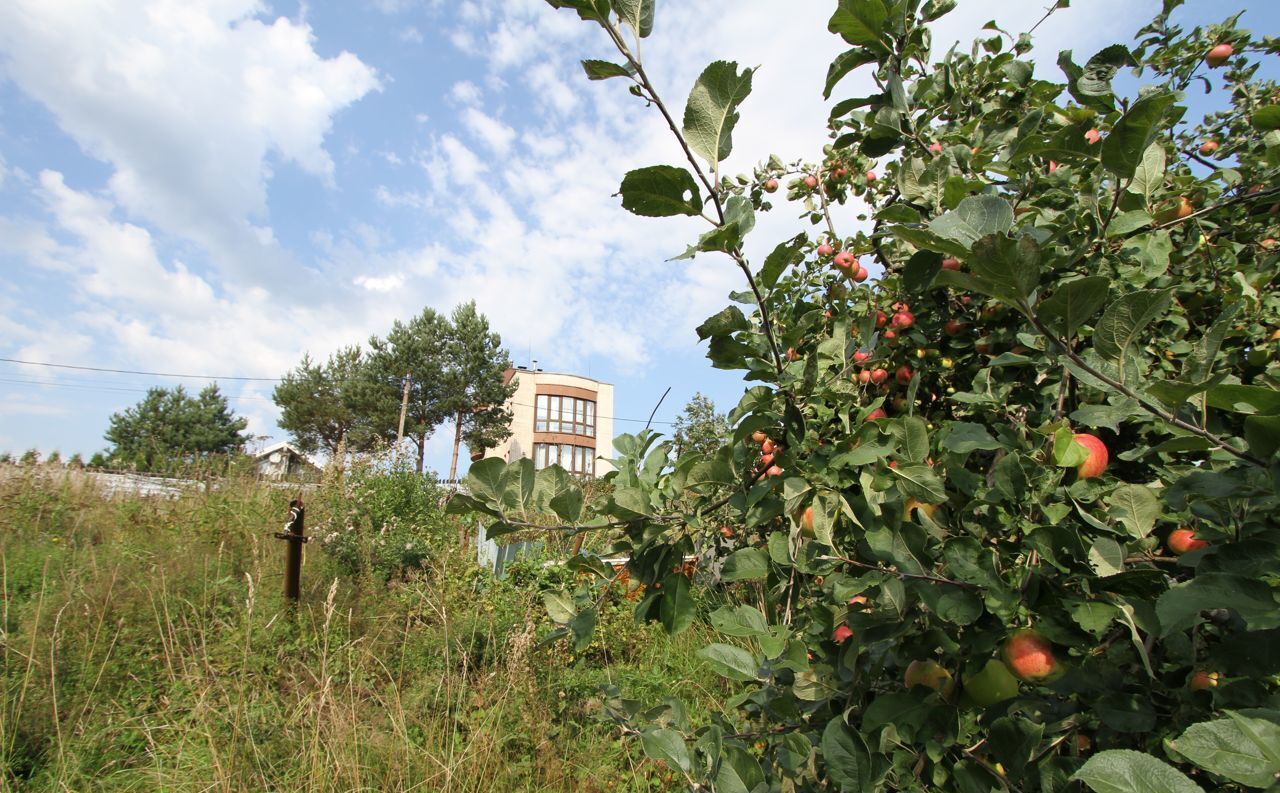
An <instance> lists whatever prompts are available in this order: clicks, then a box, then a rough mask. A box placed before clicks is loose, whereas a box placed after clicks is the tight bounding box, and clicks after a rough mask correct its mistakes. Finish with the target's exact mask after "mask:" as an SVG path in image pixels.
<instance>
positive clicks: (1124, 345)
mask: <svg viewBox="0 0 1280 793" xmlns="http://www.w3.org/2000/svg"><path fill="white" fill-rule="evenodd" d="M1172 294H1173V288H1172V287H1170V288H1168V289H1143V290H1141V291H1138V292H1131V293H1129V294H1127V295H1124V296H1123V297H1121V298H1120V299H1119V300H1117V301H1116V302H1114V303H1112V304H1111V307H1110V308H1108V309H1107V310H1106V313H1104V314H1103V315H1102V319H1100V320H1098V325H1097V327H1096V328H1095V329H1094V331H1093V347H1094V349H1095V350H1097V352H1098V354H1099V355H1101V356H1103V357H1104V358H1110V359H1113V360H1119V359H1120V358H1121V357H1123V356H1124V353H1125V350H1127V349H1129V345H1131V344H1133V342H1134V341H1135V340H1136V339H1137V338H1138V335H1139V334H1140V333H1141V332H1142V330H1143V329H1144V328H1145V327H1146V326H1147V325H1149V324H1151V322H1152V320H1154V319H1155V318H1156V317H1158V316H1160V315H1161V314H1163V313H1164V312H1165V310H1166V309H1168V307H1169V300H1170V298H1171V296H1172Z"/></svg>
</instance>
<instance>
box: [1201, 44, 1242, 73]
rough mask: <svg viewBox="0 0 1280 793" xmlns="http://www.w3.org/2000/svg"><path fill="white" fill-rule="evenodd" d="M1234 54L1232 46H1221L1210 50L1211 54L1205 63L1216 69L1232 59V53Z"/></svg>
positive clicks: (1205, 57)
mask: <svg viewBox="0 0 1280 793" xmlns="http://www.w3.org/2000/svg"><path fill="white" fill-rule="evenodd" d="M1234 52H1235V50H1234V49H1233V48H1232V46H1231V45H1230V44H1219V45H1218V46H1216V47H1214V48H1213V49H1211V50H1209V54H1208V55H1206V56H1204V62H1205V63H1207V64H1209V67H1210V68H1212V69H1216V68H1218V67H1219V66H1221V65H1222V64H1224V63H1226V62H1227V58H1230V57H1231V55H1232V53H1234Z"/></svg>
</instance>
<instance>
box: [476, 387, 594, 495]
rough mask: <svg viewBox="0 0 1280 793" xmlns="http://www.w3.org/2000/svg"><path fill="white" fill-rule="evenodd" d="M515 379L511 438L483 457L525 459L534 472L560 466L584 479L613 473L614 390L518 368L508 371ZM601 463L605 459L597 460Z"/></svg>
mask: <svg viewBox="0 0 1280 793" xmlns="http://www.w3.org/2000/svg"><path fill="white" fill-rule="evenodd" d="M504 376H505V378H506V381H507V382H510V381H511V378H513V377H514V378H515V380H516V392H515V393H514V394H512V396H511V401H510V402H508V403H507V407H509V408H510V409H511V437H509V438H507V439H506V440H505V441H503V442H502V443H500V444H498V445H497V446H496V447H494V448H492V449H488V450H486V451H485V454H484V456H485V457H501V458H502V459H504V460H506V461H507V462H511V461H512V460H518V459H520V458H522V457H528V458H531V459H532V460H533V466H534V468H535V469H539V470H541V469H543V468H546V467H547V466H549V465H555V464H557V463H558V464H559V465H560V467H561V468H564V469H565V470H566V471H569V472H571V473H573V474H576V475H578V476H582V477H586V478H588V479H591V478H595V477H597V476H601V475H603V474H604V473H606V472H607V471H610V470H612V466H610V465H609V463H608V462H606V461H607V460H609V459H612V458H613V386H612V385H611V384H609V383H602V382H600V381H599V380H592V379H591V378H590V377H582V376H581V375H576V374H565V373H562V372H544V371H542V370H541V369H526V368H525V367H523V366H521V367H518V368H515V369H508V370H507V371H506V373H505V375H504ZM598 458H603V459H598Z"/></svg>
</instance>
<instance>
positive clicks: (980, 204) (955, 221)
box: [929, 195, 1013, 248]
mask: <svg viewBox="0 0 1280 793" xmlns="http://www.w3.org/2000/svg"><path fill="white" fill-rule="evenodd" d="M1011 228H1013V207H1012V206H1010V204H1009V202H1008V201H1006V200H1004V199H1003V198H1000V197H999V196H991V195H980V196H970V197H968V198H966V199H965V200H963V201H961V202H960V205H959V206H958V207H956V208H955V209H953V210H951V211H950V212H944V213H943V214H941V215H939V216H938V217H936V218H934V219H933V220H931V221H929V230H930V231H932V232H933V233H934V234H936V235H938V236H939V237H942V238H944V239H948V240H952V241H953V242H958V243H960V244H961V245H963V246H965V247H966V248H970V247H972V246H973V244H974V243H975V242H977V241H978V240H979V239H981V238H983V237H985V236H987V235H989V234H1004V233H1005V232H1007V231H1008V230H1009V229H1011Z"/></svg>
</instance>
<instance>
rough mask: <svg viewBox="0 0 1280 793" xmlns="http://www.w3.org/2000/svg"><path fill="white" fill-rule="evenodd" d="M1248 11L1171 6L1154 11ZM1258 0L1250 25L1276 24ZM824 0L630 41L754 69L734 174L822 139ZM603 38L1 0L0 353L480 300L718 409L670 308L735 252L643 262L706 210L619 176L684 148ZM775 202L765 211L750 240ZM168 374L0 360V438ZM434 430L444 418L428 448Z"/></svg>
mask: <svg viewBox="0 0 1280 793" xmlns="http://www.w3.org/2000/svg"><path fill="white" fill-rule="evenodd" d="M1044 5H1047V0H1046V2H1044V3H1041V2H1035V3H1017V4H1014V3H1003V2H1001V3H993V2H986V0H982V1H981V2H979V1H978V0H961V2H960V8H959V10H958V11H957V12H955V13H953V14H952V15H950V16H949V17H947V18H945V19H944V20H943V21H942V23H941V24H940V25H939V26H938V27H937V28H936V31H935V39H934V41H935V49H938V50H942V49H945V48H946V46H947V45H948V44H949V43H950V42H952V41H956V40H959V41H963V42H965V43H966V45H967V43H968V42H969V41H970V40H971V39H972V38H973V36H974V35H975V34H976V32H977V31H978V29H979V28H980V26H981V25H982V23H983V22H985V21H986V20H987V19H989V18H991V17H992V15H993V14H994V15H995V16H996V18H997V19H998V21H999V22H1000V23H1001V24H1002V26H1003V27H1005V28H1006V29H1008V30H1013V31H1019V30H1025V29H1027V28H1029V27H1030V25H1031V24H1033V23H1034V22H1035V20H1037V19H1038V18H1039V17H1040V15H1041V14H1042V13H1043V9H1042V7H1043V6H1044ZM1158 5H1159V3H1158V2H1156V0H1142V1H1138V0H1126V1H1125V2H1115V0H1075V2H1073V3H1072V7H1071V8H1070V9H1069V10H1066V11H1061V12H1059V13H1057V14H1055V15H1054V17H1053V18H1052V20H1051V22H1050V23H1047V24H1046V25H1045V26H1043V27H1042V28H1041V29H1040V30H1039V31H1037V36H1036V42H1037V55H1036V58H1037V60H1038V61H1039V67H1038V68H1039V69H1040V70H1041V71H1042V73H1044V74H1046V75H1053V76H1055V77H1056V76H1057V75H1056V67H1054V66H1053V62H1054V60H1055V59H1056V55H1057V52H1058V50H1060V49H1064V48H1071V49H1074V50H1075V51H1076V59H1077V61H1079V62H1083V61H1084V60H1085V59H1087V57H1088V55H1089V54H1091V53H1092V52H1094V51H1096V50H1097V49H1100V48H1101V47H1103V46H1105V45H1106V44H1108V43H1111V41H1112V40H1113V39H1114V38H1119V37H1123V36H1127V35H1128V34H1129V33H1131V32H1132V31H1133V30H1136V29H1137V28H1138V27H1139V26H1140V25H1141V24H1143V23H1144V22H1145V21H1146V20H1147V19H1148V18H1149V17H1150V16H1151V14H1152V13H1153V12H1154V11H1155V10H1156V8H1157V7H1158ZM1245 5H1246V4H1245V3H1243V2H1212V3H1210V2H1197V1H1196V0H1193V2H1191V3H1189V4H1188V7H1187V8H1185V9H1183V10H1182V11H1180V12H1179V16H1178V19H1179V20H1181V21H1183V22H1184V23H1186V24H1196V23H1207V22H1213V21H1218V20H1220V19H1221V18H1222V17H1224V16H1226V15H1227V14H1229V13H1232V12H1233V11H1235V10H1239V9H1240V8H1243V7H1244V6H1245ZM1253 5H1254V6H1265V8H1263V9H1261V10H1257V9H1255V10H1250V11H1249V12H1247V13H1246V16H1245V18H1244V24H1245V25H1246V26H1247V27H1251V28H1252V29H1253V30H1254V31H1255V32H1258V33H1268V32H1274V31H1275V30H1277V29H1280V24H1278V23H1280V11H1278V10H1277V9H1276V8H1274V7H1272V5H1271V4H1269V3H1268V4H1262V3H1254V4H1253ZM832 6H833V4H832V3H829V2H817V1H816V0H813V1H809V0H806V1H805V2H796V3H787V4H782V3H779V2H777V0H739V2H735V3H732V4H719V3H716V4H713V3H711V2H710V1H709V0H681V2H660V3H659V4H658V24H657V27H656V30H655V34H654V36H653V38H651V39H648V40H646V42H645V59H646V61H647V63H648V64H649V71H650V74H651V76H652V77H653V79H654V80H655V81H656V82H657V84H658V85H659V86H660V88H661V90H662V91H663V93H664V95H665V97H666V99H667V101H668V103H669V104H671V105H672V106H674V107H676V108H679V107H682V106H683V104H684V97H685V95H686V94H687V91H688V88H689V86H690V85H691V84H692V81H693V79H694V78H695V77H696V76H697V73H698V72H699V71H700V70H701V68H702V67H703V66H704V65H705V64H706V63H707V62H709V61H711V60H715V59H727V60H737V61H738V62H740V63H741V64H743V65H758V66H760V70H759V71H758V72H757V74H756V79H755V90H754V92H753V94H752V96H751V97H750V98H749V99H748V100H747V102H746V104H745V105H744V106H743V108H742V119H741V121H740V123H739V128H738V129H739V131H738V133H737V134H736V136H735V148H734V155H733V157H732V158H731V160H730V162H729V164H728V167H727V168H726V170H727V171H729V172H739V171H743V172H745V171H748V170H749V169H750V168H751V167H752V165H753V164H754V163H756V162H757V161H760V160H763V159H765V158H767V157H768V156H769V155H770V154H778V155H779V156H781V157H782V158H783V159H784V160H790V159H794V158H798V157H809V158H810V159H813V158H815V156H816V154H817V152H819V151H820V146H821V145H822V143H823V142H824V132H823V121H824V119H825V116H826V110H827V108H826V106H825V104H824V103H823V102H822V100H821V95H820V89H821V85H822V79H823V76H824V74H825V72H826V67H827V64H828V63H829V62H830V60H831V58H832V57H834V56H835V55H836V54H837V53H838V52H839V51H840V48H841V47H840V43H839V41H838V40H837V39H836V38H835V37H834V36H831V35H830V34H828V33H826V32H825V28H826V19H827V17H828V16H829V14H830V11H831V8H832ZM726 8H731V9H732V10H731V11H728V12H726V11H725V9H726ZM784 8H785V10H783V9H784ZM598 32H599V31H598V30H593V29H592V28H591V27H590V26H587V25H585V24H582V23H580V22H579V21H578V20H577V19H576V17H575V16H574V15H573V14H571V13H568V12H559V13H556V12H554V11H553V10H552V9H551V8H549V7H548V6H546V4H545V3H544V2H542V0H463V1H462V2H444V1H443V0H343V1H342V2H326V3H320V2H315V3H306V2H303V3H297V2H277V3H259V2H253V0H99V1H97V2H90V1H89V0H60V2H56V3H51V2H48V0H7V2H5V3H3V4H0V357H5V358H13V359H19V360H24V361H39V362H48V363H60V364H72V365H82V366H94V367H103V368H116V369H130V370H140V371H148V372H176V373H191V374H212V375H221V376H230V375H236V376H244V377H264V378H272V377H278V376H280V375H281V374H282V373H283V372H284V371H286V370H287V369H289V368H290V367H292V366H294V365H295V364H296V363H297V361H298V360H299V359H300V357H301V356H302V354H303V353H304V352H310V353H311V354H312V355H313V356H314V357H319V358H324V357H326V356H327V355H328V354H329V353H330V352H332V351H333V350H334V349H336V348H338V347H340V346H343V345H346V344H352V343H355V342H360V341H364V340H365V339H367V338H368V336H369V335H370V334H374V333H376V334H384V333H385V332H386V331H387V330H388V329H389V327H390V325H391V323H392V321H393V320H394V319H397V318H399V319H407V318H409V317H410V316H412V315H414V314H416V313H417V312H418V311H420V310H421V309H422V307H424V306H432V307H434V308H436V309H438V310H442V311H448V310H449V309H451V308H452V307H453V306H454V305H456V304H457V303H460V302H463V301H465V300H469V299H473V298H474V299H475V300H476V301H477V302H478V304H479V307H480V309H481V311H483V312H484V313H485V314H487V315H488V317H489V318H490V321H491V322H492V324H493V326H494V327H495V329H496V330H498V331H499V332H500V333H501V334H502V337H503V340H504V342H505V344H506V346H507V347H508V349H509V350H510V351H511V355H512V358H513V359H514V360H515V361H516V362H517V363H528V362H529V360H530V359H536V360H537V361H538V362H539V365H540V366H542V367H543V368H544V369H549V370H556V371H572V372H578V373H582V374H590V375H591V376H593V377H596V378H598V379H601V380H605V381H607V382H612V383H614V384H615V386H616V398H617V401H616V409H615V413H616V417H617V418H618V419H621V420H620V421H619V422H618V423H617V424H615V427H616V428H617V430H618V431H635V430H637V429H638V428H639V427H640V426H642V424H643V420H644V418H645V417H646V416H648V414H649V411H650V410H651V409H652V408H653V406H654V404H655V403H656V401H657V400H658V398H659V397H660V396H661V395H662V393H663V391H664V390H665V389H666V388H667V387H668V386H670V387H671V393H670V395H669V396H668V397H667V399H666V401H665V402H664V403H663V405H662V407H661V409H660V410H659V411H658V414H657V417H656V419H657V422H658V424H657V426H658V428H659V429H668V428H669V425H668V424H667V422H670V421H672V420H673V419H674V418H675V416H676V414H677V413H678V412H679V411H680V409H681V407H682V406H683V405H684V404H685V403H686V402H687V401H688V399H689V398H690V397H691V396H692V395H693V393H694V392H695V391H702V392H703V393H705V394H708V395H710V396H711V397H712V398H713V399H714V400H715V401H716V403H717V405H718V406H719V407H720V408H721V409H722V410H727V409H728V408H730V407H731V406H733V405H734V404H736V402H737V399H738V397H739V396H740V395H741V392H742V388H743V383H742V382H741V381H740V379H739V378H738V376H737V375H735V374H733V373H725V372H719V371H716V370H713V369H712V368H711V367H710V365H709V363H707V361H706V359H705V357H704V354H705V349H704V348H703V347H702V346H700V345H699V344H698V342H697V337H696V335H695V334H694V332H693V329H694V328H695V327H696V326H697V325H698V324H699V323H700V322H701V321H702V320H703V319H704V318H706V317H707V316H709V315H710V314H713V313H715V312H716V311H718V310H719V309H720V308H721V307H723V305H724V304H725V303H726V301H727V298H726V295H727V294H728V292H729V291H731V290H733V289H738V288H740V283H739V281H738V277H737V275H736V271H735V269H734V268H733V267H732V265H731V263H730V262H728V260H725V259H717V258H714V257H699V258H697V259H695V260H693V261H692V262H666V261H665V259H667V258H668V257H670V256H672V255H674V254H675V253H677V252H679V251H682V250H683V249H684V246H685V243H686V241H687V240H689V239H691V238H692V237H693V236H694V235H695V234H696V233H697V232H698V231H700V229H699V228H698V227H697V226H695V225H694V224H693V221H692V220H688V219H668V220H652V219H641V218H633V217H631V216H630V215H628V214H627V213H626V212H624V211H623V210H622V209H621V207H620V206H619V204H618V201H617V199H616V198H613V197H612V194H613V193H615V192H616V191H617V186H618V183H619V182H620V180H621V178H622V175H623V174H624V173H625V172H626V171H627V170H629V169H631V168H635V167H640V166H643V165H650V164H655V163H661V162H672V163H674V162H678V161H679V151H678V149H676V148H675V144H674V143H673V141H672V139H671V138H670V137H669V133H667V131H666V130H665V128H664V127H663V126H662V125H661V120H660V118H659V117H658V116H657V114H656V113H653V112H648V111H645V109H644V108H643V107H642V106H641V105H640V103H639V102H637V101H636V100H634V99H633V98H632V97H630V96H628V95H627V94H626V92H625V90H623V88H622V87H621V86H620V85H617V84H613V83H609V82H604V83H588V82H587V81H586V80H585V79H584V78H583V77H582V76H581V70H580V68H579V67H578V65H577V61H578V59H579V58H583V57H605V56H607V55H608V53H607V51H605V50H604V49H603V46H604V43H603V42H602V41H601V37H600V36H598V35H596V34H597V33H598ZM842 88H843V90H845V91H846V93H845V95H853V93H854V92H856V91H858V90H860V88H862V86H860V85H859V83H858V81H857V79H853V78H851V79H849V80H848V81H846V83H845V84H843V86H842ZM844 212H845V214H846V215H847V216H848V217H847V218H846V219H845V222H846V223H847V224H850V225H851V224H853V223H854V222H855V221H854V220H853V216H854V215H856V214H857V210H856V208H854V207H849V208H847V209H846V210H844ZM795 214H797V212H793V211H790V210H789V208H787V207H785V206H784V207H783V208H782V209H780V210H779V211H775V212H774V213H773V214H772V215H771V216H769V217H768V218H766V219H764V220H763V221H762V222H761V223H760V224H759V226H758V227H757V230H756V232H755V233H754V235H753V237H754V239H752V241H751V242H750V244H749V248H748V252H749V253H750V254H752V255H753V257H754V259H755V260H757V261H759V260H760V257H761V256H762V254H763V252H764V251H767V250H768V249H769V248H771V247H772V245H773V244H774V243H776V242H777V241H778V240H780V239H782V238H783V237H784V236H790V235H791V234H794V233H795V230H796V229H797V228H799V227H800V226H799V222H798V221H797V220H795V219H794V215H795ZM179 382H182V383H186V384H187V385H188V387H190V388H191V389H192V390H198V389H199V387H201V386H202V385H203V383H204V381H202V380H198V379H195V380H193V379H185V380H184V379H174V378H164V377H154V376H142V375H123V374H121V375H115V374H107V373H94V372H86V371H77V370H65V369H53V368H46V367H35V366H23V365H18V364H12V363H0V450H10V451H13V452H20V451H22V450H25V449H27V448H30V447H35V448H38V449H40V450H42V451H43V452H45V453H48V452H50V451H53V450H55V449H57V450H60V451H61V452H62V454H63V455H64V456H66V455H69V454H71V453H73V452H81V453H83V454H85V455H88V454H90V453H92V452H93V451H96V450H98V449H101V448H103V446H104V445H105V442H104V441H103V440H102V433H103V431H104V430H105V428H106V426H107V418H108V416H109V415H110V414H111V413H112V412H115V411H119V410H122V409H124V408H126V407H128V406H130V405H132V404H134V403H135V402H137V401H138V400H139V399H140V398H141V397H142V392H143V391H145V389H146V388H147V387H148V386H150V385H165V386H168V385H173V384H175V383H179ZM220 384H221V386H222V388H223V390H224V392H225V393H227V394H228V395H229V396H230V397H231V403H232V405H233V407H234V408H235V409H236V410H237V412H239V413H241V414H242V415H245V416H247V417H248V418H249V420H250V429H251V431H252V432H253V433H255V434H257V435H261V436H269V437H271V438H275V439H281V438H283V437H284V435H283V433H282V432H281V431H280V430H279V428H278V427H276V425H275V418H276V415H277V413H276V408H275V406H274V404H273V403H272V402H271V400H270V393H271V383H270V382H264V381H249V380H221V381H220ZM628 419H630V420H628ZM451 440H452V432H451V431H450V428H448V427H443V428H441V430H440V431H439V432H437V434H436V437H435V438H434V439H433V440H432V442H431V444H430V446H429V451H428V464H429V465H430V466H432V467H434V468H436V469H447V467H448V452H449V445H450V442H451Z"/></svg>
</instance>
